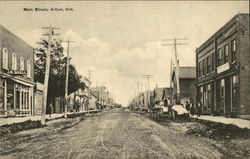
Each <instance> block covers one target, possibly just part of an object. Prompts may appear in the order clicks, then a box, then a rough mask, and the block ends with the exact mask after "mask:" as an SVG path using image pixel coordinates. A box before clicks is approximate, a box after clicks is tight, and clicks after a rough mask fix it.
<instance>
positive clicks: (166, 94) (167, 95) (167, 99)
mask: <svg viewBox="0 0 250 159" xmlns="http://www.w3.org/2000/svg"><path fill="white" fill-rule="evenodd" d="M162 101H163V102H164V106H168V105H170V104H171V89H170V88H163V93H162Z"/></svg>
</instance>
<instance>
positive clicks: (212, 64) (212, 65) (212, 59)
mask: <svg viewBox="0 0 250 159" xmlns="http://www.w3.org/2000/svg"><path fill="white" fill-rule="evenodd" d="M211 68H212V71H214V53H212V57H211Z"/></svg>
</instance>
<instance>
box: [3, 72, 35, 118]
mask: <svg viewBox="0 0 250 159" xmlns="http://www.w3.org/2000/svg"><path fill="white" fill-rule="evenodd" d="M0 81H1V86H0V94H1V96H0V112H1V116H27V115H32V111H33V108H34V107H33V105H34V104H33V100H34V98H33V96H34V86H35V85H34V84H33V83H31V82H26V81H23V80H21V79H17V78H15V77H12V76H2V77H1V80H0Z"/></svg>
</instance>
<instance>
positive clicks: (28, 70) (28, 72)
mask: <svg viewBox="0 0 250 159" xmlns="http://www.w3.org/2000/svg"><path fill="white" fill-rule="evenodd" d="M27 77H29V78H30V77H31V69H30V60H27Z"/></svg>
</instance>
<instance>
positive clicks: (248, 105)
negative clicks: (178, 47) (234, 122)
mask: <svg viewBox="0 0 250 159" xmlns="http://www.w3.org/2000/svg"><path fill="white" fill-rule="evenodd" d="M196 68H197V69H196V72H197V75H196V82H197V86H196V88H197V102H198V104H199V105H201V106H202V111H203V113H204V114H217V115H224V116H233V117H241V118H249V116H250V96H249V95H248V93H250V54H249V14H237V15H236V16H234V17H233V18H232V19H231V20H230V21H229V22H227V23H226V24H225V25H224V26H223V27H222V28H220V29H219V30H218V31H217V32H216V33H214V34H213V35H212V36H211V37H210V38H209V39H208V40H207V41H206V42H204V43H203V44H202V45H201V46H200V47H199V48H197V49H196Z"/></svg>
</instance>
